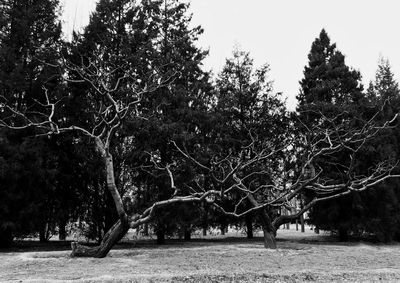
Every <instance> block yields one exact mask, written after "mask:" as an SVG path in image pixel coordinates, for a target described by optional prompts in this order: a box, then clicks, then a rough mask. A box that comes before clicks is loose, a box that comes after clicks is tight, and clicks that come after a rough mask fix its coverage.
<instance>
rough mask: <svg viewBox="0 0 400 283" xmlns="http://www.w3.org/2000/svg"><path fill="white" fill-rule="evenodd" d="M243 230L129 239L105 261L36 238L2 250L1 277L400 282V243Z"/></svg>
mask: <svg viewBox="0 0 400 283" xmlns="http://www.w3.org/2000/svg"><path fill="white" fill-rule="evenodd" d="M238 236H240V235H238V234H235V233H229V234H228V235H227V237H221V236H208V237H206V238H199V239H194V240H193V241H191V242H181V241H177V240H170V241H167V245H164V246H162V247H160V246H156V245H154V241H151V240H147V241H139V242H136V244H133V242H132V241H130V242H129V241H128V243H124V244H121V245H119V246H118V247H116V249H115V250H113V251H111V253H110V254H109V256H108V257H107V258H104V259H91V258H89V259H87V258H70V257H69V253H70V252H69V249H68V246H67V245H65V244H64V245H63V244H54V245H53V246H52V249H53V251H49V250H48V249H49V248H48V247H47V248H46V247H43V246H40V245H36V246H35V245H34V244H32V243H31V244H29V245H28V247H25V248H22V247H21V250H18V249H13V250H9V251H5V252H1V253H0V282H303V281H316V282H346V281H347V282H379V281H381V282H391V281H392V282H400V244H390V245H381V244H379V245H377V244H371V243H364V242H361V243H340V242H336V241H334V239H333V238H331V237H329V236H327V235H324V234H322V235H316V234H314V233H313V232H312V231H310V230H309V229H307V231H306V233H300V232H298V231H295V230H294V229H291V230H279V233H278V249H277V250H266V249H264V248H263V243H262V239H261V237H258V238H255V239H253V240H250V241H249V240H247V239H244V238H240V237H238ZM130 238H131V236H130Z"/></svg>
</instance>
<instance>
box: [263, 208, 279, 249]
mask: <svg viewBox="0 0 400 283" xmlns="http://www.w3.org/2000/svg"><path fill="white" fill-rule="evenodd" d="M259 219H260V222H261V227H262V230H263V234H264V247H265V248H266V249H276V238H275V237H276V229H275V227H274V226H273V225H272V222H271V219H270V217H269V216H268V214H267V212H266V211H265V210H264V209H263V210H262V211H261V213H260V215H259Z"/></svg>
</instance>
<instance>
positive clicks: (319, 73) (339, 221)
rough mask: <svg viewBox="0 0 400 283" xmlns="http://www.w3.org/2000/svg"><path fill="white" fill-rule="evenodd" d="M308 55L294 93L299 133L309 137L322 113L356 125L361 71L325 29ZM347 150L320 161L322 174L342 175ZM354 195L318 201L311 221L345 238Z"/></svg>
mask: <svg viewBox="0 0 400 283" xmlns="http://www.w3.org/2000/svg"><path fill="white" fill-rule="evenodd" d="M308 59H309V63H308V65H307V66H306V67H305V69H304V78H303V79H302V80H301V81H300V86H301V89H300V94H299V95H298V96H297V99H298V101H299V104H298V107H297V111H298V113H299V114H298V115H299V117H298V119H299V120H300V121H301V123H300V124H299V126H298V127H299V128H302V129H303V130H302V131H303V132H302V133H300V135H306V136H308V137H309V138H310V137H311V135H312V133H310V132H309V131H308V128H309V127H313V126H315V125H318V124H319V123H320V119H321V117H322V115H323V116H326V117H330V118H334V119H335V122H336V123H338V125H339V124H347V125H349V127H354V126H356V125H355V124H354V123H356V122H355V121H357V119H358V118H357V116H359V115H362V113H361V112H362V111H361V110H360V107H361V105H362V104H363V102H365V98H363V94H362V90H363V87H362V85H361V75H360V73H359V72H357V71H354V70H352V69H350V68H349V67H348V66H347V65H346V64H345V57H344V55H343V54H342V53H341V52H340V51H338V50H337V48H336V44H334V43H333V44H331V42H330V38H329V36H328V34H327V33H326V31H325V30H324V29H323V30H322V31H321V33H320V35H319V37H318V38H316V39H315V41H314V42H313V43H312V46H311V51H310V53H309V55H308ZM347 154H348V153H346V152H342V153H341V154H337V155H336V156H334V157H333V160H326V162H322V164H324V168H321V169H323V172H324V174H328V175H329V177H330V178H332V179H341V178H342V176H341V175H340V173H339V174H337V173H336V172H338V171H339V170H337V168H336V167H335V166H336V165H335V164H343V160H345V159H346V156H347ZM320 164H321V162H320ZM343 166H344V164H343ZM311 197H312V196H311ZM353 197H354V194H353V195H350V196H347V197H345V198H340V199H337V200H332V201H328V202H323V203H320V204H317V205H316V206H315V207H314V208H313V209H312V210H311V213H310V218H311V222H312V223H313V224H315V225H317V226H320V227H321V228H324V229H331V230H338V231H339V233H340V236H341V237H342V238H343V239H345V238H347V231H348V230H349V228H350V226H352V225H353V224H354V223H352V218H351V217H349V216H348V215H351V207H352V206H353V205H352V203H354V201H356V200H355V199H353V200H352V198H353Z"/></svg>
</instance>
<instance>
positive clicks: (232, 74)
mask: <svg viewBox="0 0 400 283" xmlns="http://www.w3.org/2000/svg"><path fill="white" fill-rule="evenodd" d="M269 70H270V68H269V65H268V64H265V65H263V66H262V67H260V68H258V69H256V68H255V67H254V63H253V59H251V57H250V54H249V53H247V52H244V51H240V50H239V49H235V50H234V51H233V57H232V58H229V59H227V60H226V63H225V66H224V68H223V70H222V72H221V73H220V74H219V76H218V79H217V82H216V88H217V94H216V101H217V102H216V105H215V110H214V111H215V114H216V116H217V117H218V122H216V123H215V125H214V130H213V131H212V133H213V134H214V137H215V139H214V140H213V143H214V150H215V153H214V154H215V155H216V156H219V157H221V158H224V157H225V156H229V155H232V156H237V158H241V159H243V160H246V159H251V158H254V157H255V156H256V154H257V153H258V152H260V151H261V150H262V149H266V148H283V147H284V144H285V142H286V141H287V138H286V137H287V129H288V119H287V117H286V108H285V106H284V102H283V101H282V100H281V98H280V95H279V94H274V93H273V88H272V81H271V80H270V79H269V78H268V74H269ZM245 148H247V151H246V150H245V152H246V154H243V156H240V152H243V149H245ZM281 161H282V160H279V158H277V159H275V160H266V162H265V163H264V164H263V165H262V166H261V164H258V166H252V167H249V171H248V172H243V173H244V174H249V175H250V176H252V177H251V178H248V179H247V180H246V185H247V186H249V188H251V186H252V184H253V185H256V184H257V185H260V184H264V185H265V186H268V185H271V184H273V182H274V180H275V179H276V178H277V177H278V176H276V175H275V174H274V173H273V172H277V171H278V170H276V169H277V168H278V167H279V166H281V165H282V163H281ZM260 166H261V167H260ZM251 172H253V173H254V175H252V173H251ZM255 172H265V174H262V176H261V175H260V174H257V173H255ZM264 194H265V195H264ZM267 195H268V192H267V190H266V191H260V192H259V193H258V194H252V197H254V198H256V199H257V200H259V201H261V200H262V199H263V198H264V197H266V196H267ZM242 198H243V195H238V194H233V195H231V199H229V200H227V203H226V205H228V206H229V205H232V203H237V202H242V206H245V207H247V209H248V208H250V207H252V206H253V205H254V203H252V202H251V201H249V200H247V201H239V200H240V199H242ZM265 213H273V212H272V211H268V212H265ZM263 215H264V214H263V213H261V214H260V213H259V215H258V216H261V217H262V216H263ZM253 216H255V215H249V216H248V217H247V218H246V219H242V220H244V221H247V223H246V229H247V232H248V236H251V234H252V229H251V228H252V222H253V221H254V220H255V219H252V217H253ZM221 220H222V221H224V220H225V221H227V220H226V219H223V218H222V219H221ZM235 221H237V220H235ZM260 223H262V224H265V221H264V220H263V219H261V221H260ZM264 226H265V225H264ZM264 226H263V230H264V232H267V231H269V228H268V227H264ZM270 232H273V231H270Z"/></svg>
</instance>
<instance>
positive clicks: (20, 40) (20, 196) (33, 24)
mask: <svg viewBox="0 0 400 283" xmlns="http://www.w3.org/2000/svg"><path fill="white" fill-rule="evenodd" d="M58 5H59V2H58V0H36V1H32V0H31V1H19V0H14V1H9V0H6V1H2V3H1V5H0V10H1V12H2V15H1V16H0V89H1V90H0V92H1V93H0V95H1V98H2V99H4V100H7V102H8V103H10V105H13V106H15V107H16V108H17V109H20V110H22V109H24V110H26V109H29V111H31V112H32V113H34V111H35V109H36V106H37V105H38V102H39V103H40V102H41V101H42V102H43V101H45V99H46V97H45V94H46V91H47V90H54V89H56V88H57V87H58V77H59V76H58V75H57V72H58V71H57V70H55V69H54V68H53V67H50V65H52V64H54V63H56V62H57V60H58V59H59V57H58V50H59V46H60V43H61V25H60V22H59V21H58V19H57V17H58ZM0 115H6V113H5V112H1V113H0ZM19 119H20V117H18V116H17V115H14V117H13V122H14V123H16V122H18V120H19ZM0 134H1V135H2V136H3V138H2V139H1V140H0V143H2V149H4V150H10V151H12V152H14V153H15V154H14V155H13V156H11V155H8V154H7V153H6V152H3V154H4V155H3V156H4V158H6V159H5V160H4V162H5V163H4V164H5V168H3V170H5V172H9V170H12V166H13V165H12V164H14V166H17V167H18V168H20V171H19V172H15V173H13V174H9V175H3V176H2V178H3V180H2V182H5V183H10V184H11V185H10V186H9V187H7V186H6V187H3V186H2V188H1V190H5V191H3V196H4V195H5V196H4V197H2V198H1V202H2V207H3V209H5V211H3V213H2V219H1V220H0V226H1V227H0V230H1V231H0V234H2V233H3V232H4V229H3V228H4V227H5V231H6V232H5V233H6V234H7V237H8V240H7V239H6V240H5V241H4V242H3V241H1V240H0V242H1V243H2V244H3V243H7V242H8V243H9V242H10V237H11V239H12V238H13V237H14V236H16V235H26V234H30V233H34V232H40V235H41V240H45V238H46V235H45V234H46V231H45V230H48V228H49V226H50V225H49V224H50V223H54V219H50V218H51V215H52V214H53V211H49V210H48V209H47V208H48V207H50V209H52V204H50V203H51V202H52V199H51V197H50V195H51V192H52V191H53V189H54V184H55V179H54V173H55V172H54V169H53V168H54V163H53V162H54V161H55V159H56V153H55V152H54V151H51V149H50V148H51V144H52V141H51V140H48V139H45V138H43V139H39V141H35V140H33V139H32V138H29V137H25V136H26V135H28V136H32V135H34V134H35V133H34V132H33V131H31V130H28V131H25V132H23V133H21V132H20V133H17V134H15V133H10V132H7V131H6V130H4V129H2V130H1V133H0ZM10 141H13V143H11V144H10ZM21 156H24V157H25V158H24V160H22V159H21V158H20V157H21ZM45 159H47V161H45ZM28 168H35V170H32V174H28V175H26V176H25V175H24V172H25V170H28ZM17 171H18V170H17ZM3 172H4V171H3ZM13 175H15V176H19V177H20V178H21V179H20V178H18V179H17V180H16V181H15V182H13V181H12V178H13V177H12V176H13ZM24 178H25V180H24V181H22V179H24ZM28 212H30V213H32V214H31V215H29V213H28ZM46 227H47V228H46ZM7 231H8V232H7ZM7 237H6V238H7ZM0 238H2V237H1V236H0Z"/></svg>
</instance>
